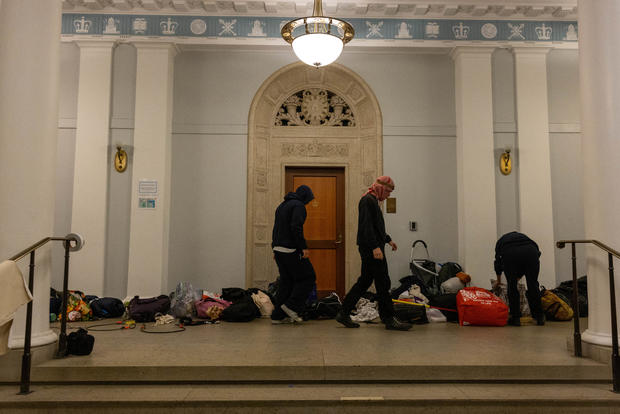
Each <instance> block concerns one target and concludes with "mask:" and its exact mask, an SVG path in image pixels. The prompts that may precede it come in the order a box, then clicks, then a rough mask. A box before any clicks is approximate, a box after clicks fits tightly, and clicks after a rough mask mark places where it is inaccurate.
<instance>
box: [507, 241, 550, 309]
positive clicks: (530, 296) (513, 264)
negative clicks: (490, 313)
mask: <svg viewBox="0 0 620 414" xmlns="http://www.w3.org/2000/svg"><path fill="white" fill-rule="evenodd" d="M539 257H540V252H539V251H538V249H537V248H536V246H534V245H525V246H517V247H513V248H510V249H507V250H506V251H505V252H503V253H502V264H503V266H504V274H505V275H506V285H507V286H508V306H509V308H510V315H511V316H512V317H513V318H520V317H521V303H520V297H519V288H518V287H517V284H518V282H519V279H521V277H522V276H523V275H525V280H526V282H527V294H526V296H527V302H528V304H529V305H530V312H531V313H532V317H534V318H536V317H538V316H542V305H541V303H540V288H539V287H538V272H539V271H540V259H539Z"/></svg>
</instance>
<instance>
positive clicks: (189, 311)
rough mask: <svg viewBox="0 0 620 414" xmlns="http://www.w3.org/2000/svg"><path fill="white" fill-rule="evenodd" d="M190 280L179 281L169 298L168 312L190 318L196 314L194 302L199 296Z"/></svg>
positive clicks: (179, 316) (178, 316)
mask: <svg viewBox="0 0 620 414" xmlns="http://www.w3.org/2000/svg"><path fill="white" fill-rule="evenodd" d="M201 296H202V295H201V293H200V292H196V291H195V290H194V288H193V287H192V284H191V283H190V282H179V284H177V287H176V289H175V291H174V295H172V298H171V300H170V313H172V315H174V316H175V317H177V318H191V317H192V316H195V315H196V307H195V306H194V302H196V301H197V300H199V299H200V298H201Z"/></svg>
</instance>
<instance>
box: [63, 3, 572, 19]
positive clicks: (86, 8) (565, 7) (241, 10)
mask: <svg viewBox="0 0 620 414" xmlns="http://www.w3.org/2000/svg"><path fill="white" fill-rule="evenodd" d="M312 5H313V3H312V1H301V0H295V1H209V0H63V9H64V10H65V11H66V12H74V13H115V14H121V13H131V14H137V13H141V14H147V15H148V14H179V15H182V14H191V15H209V16H218V15H222V16H224V15H225V16H247V15H253V16H278V15H287V16H290V15H296V16H297V15H298V16H304V15H309V14H311V13H312ZM323 8H324V10H325V12H326V13H325V14H327V15H332V16H338V17H377V18H381V17H403V18H430V19H437V18H454V19H466V18H474V19H475V18H478V19H480V18H485V19H521V20H527V19H545V20H576V19H577V1H576V0H536V1H518V2H515V1H507V0H494V1H492V2H489V1H484V0H469V1H463V0H443V1H437V0H425V1H418V0H397V1H395V0H371V1H368V2H365V1H348V0H325V1H324V2H323Z"/></svg>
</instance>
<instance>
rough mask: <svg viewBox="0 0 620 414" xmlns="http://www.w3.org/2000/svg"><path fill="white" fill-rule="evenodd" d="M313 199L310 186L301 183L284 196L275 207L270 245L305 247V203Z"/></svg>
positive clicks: (301, 248)
mask: <svg viewBox="0 0 620 414" xmlns="http://www.w3.org/2000/svg"><path fill="white" fill-rule="evenodd" d="M313 199H314V194H312V190H311V189H310V187H308V186H305V185H301V186H299V188H297V190H296V191H295V192H294V193H292V192H291V193H288V194H287V195H286V196H284V201H283V202H282V203H281V204H280V205H279V206H278V208H277V209H276V217H275V221H274V223H273V233H272V235H271V247H275V246H279V247H288V248H290V249H297V250H300V251H301V250H303V249H307V248H308V245H307V244H306V239H305V238H304V222H305V221H306V214H307V213H306V204H308V203H309V202H310V201H312V200H313Z"/></svg>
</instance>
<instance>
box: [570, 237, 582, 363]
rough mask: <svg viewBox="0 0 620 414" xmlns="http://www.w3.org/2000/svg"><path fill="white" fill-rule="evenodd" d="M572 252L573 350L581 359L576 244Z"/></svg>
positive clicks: (572, 245)
mask: <svg viewBox="0 0 620 414" xmlns="http://www.w3.org/2000/svg"><path fill="white" fill-rule="evenodd" d="M571 251H572V254H573V257H572V263H573V322H574V330H575V331H574V332H573V348H575V356H576V357H580V356H581V355H582V352H581V328H580V327H579V291H578V289H579V287H578V285H577V253H576V251H575V243H571Z"/></svg>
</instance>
